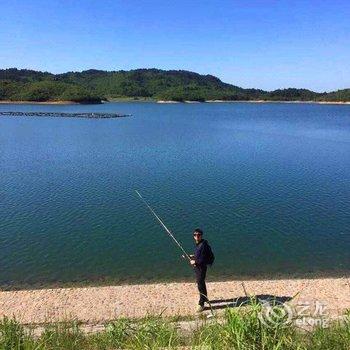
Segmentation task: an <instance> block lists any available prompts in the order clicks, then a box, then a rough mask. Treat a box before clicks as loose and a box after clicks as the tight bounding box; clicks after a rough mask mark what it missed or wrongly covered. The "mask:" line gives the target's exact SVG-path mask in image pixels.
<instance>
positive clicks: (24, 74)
mask: <svg viewBox="0 0 350 350" xmlns="http://www.w3.org/2000/svg"><path fill="white" fill-rule="evenodd" d="M123 97H128V98H135V99H138V98H151V99H156V100H175V101H185V100H193V101H205V100H273V101H298V100H300V101H310V100H314V101H350V89H346V90H339V91H336V92H331V93H316V92H313V91H310V90H306V89H283V90H275V91H270V92H268V91H263V90H258V89H243V88H240V87H238V86H234V85H231V84H226V83H224V82H222V81H221V80H220V79H218V78H216V77H214V76H212V75H201V74H198V73H194V72H188V71H182V70H179V71H175V70H170V71H164V70H159V69H137V70H131V71H115V72H107V71H101V70H94V69H91V70H87V71H83V72H68V73H64V74H51V73H47V72H37V71H33V70H27V69H21V70H19V69H16V68H11V69H3V70H0V100H12V101H60V100H69V101H75V102H81V103H96V102H100V101H101V100H108V99H113V98H123Z"/></svg>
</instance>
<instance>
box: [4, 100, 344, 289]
mask: <svg viewBox="0 0 350 350" xmlns="http://www.w3.org/2000/svg"><path fill="white" fill-rule="evenodd" d="M0 110H1V111H5V110H6V111H9V110H13V111H57V112H58V111H64V112H92V111H95V112H98V111H101V112H102V111H104V112H120V113H131V114H132V115H133V116H132V117H130V118H119V119H105V120H99V119H68V118H43V117H0V286H23V285H26V286H37V285H42V284H46V285H47V284H63V283H70V282H77V281H79V282H81V281H87V282H96V281H99V282H102V281H107V282H108V283H109V282H110V283H112V282H113V283H122V282H125V281H127V282H129V281H131V282H136V283H137V282H147V281H160V280H164V281H165V280H185V279H190V278H192V277H193V276H192V275H193V272H192V271H191V268H189V267H188V266H187V265H186V263H185V262H184V260H182V259H181V258H180V255H181V253H180V252H179V251H178V250H177V247H176V246H175V245H174V244H173V243H172V242H171V241H170V239H169V237H168V236H167V235H166V234H165V233H164V232H163V231H162V228H161V227H160V226H159V225H158V224H157V222H156V221H155V219H154V218H153V217H152V216H151V215H150V213H149V212H148V211H147V208H146V207H145V206H144V205H143V204H142V202H141V201H140V200H139V199H138V198H137V196H136V195H135V193H134V189H138V190H139V191H140V192H141V193H142V194H143V195H144V196H145V198H146V199H147V200H148V201H149V202H150V203H151V204H152V205H153V207H154V208H155V210H156V211H157V212H158V213H159V215H160V216H161V217H162V218H163V219H164V221H165V223H166V224H167V225H168V226H169V227H170V228H171V229H172V231H173V232H174V234H175V235H176V236H177V238H178V239H179V240H180V241H181V242H182V243H183V245H184V246H185V248H186V249H188V251H191V250H193V242H192V230H193V229H194V228H195V227H201V228H203V230H204V231H205V236H206V238H207V239H208V240H209V241H210V244H211V245H212V247H213V250H214V252H215V255H216V261H215V264H214V266H213V267H212V269H211V270H210V271H209V276H210V278H211V279H224V278H232V279H235V278H242V277H259V276H279V275H286V274H291V275H303V274H310V273H312V274H325V275H328V274H329V275H332V274H348V273H349V271H350V106H346V105H317V104H252V103H221V104H214V103H212V104H209V103H207V104H167V105H162V104H155V103H141V102H137V103H110V104H103V105H93V106H91V105H89V106H88V105H71V106H52V105H51V106H49V105H45V106H44V105H41V106H38V105H0Z"/></svg>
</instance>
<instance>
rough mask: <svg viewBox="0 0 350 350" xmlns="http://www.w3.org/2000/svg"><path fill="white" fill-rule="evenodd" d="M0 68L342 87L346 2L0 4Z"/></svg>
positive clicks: (348, 17)
mask: <svg viewBox="0 0 350 350" xmlns="http://www.w3.org/2000/svg"><path fill="white" fill-rule="evenodd" d="M0 9H1V12H0V13H1V18H0V68H9V67H18V68H31V69H36V70H45V71H50V72H54V73H60V72H65V71H71V70H75V71H76V70H79V71H80V70H85V69H89V68H96V69H105V70H119V69H125V70H128V69H134V68H150V67H156V68H161V69H185V70H191V71H196V72H198V73H203V74H212V75H215V76H218V77H219V78H221V79H222V80H223V81H225V82H229V83H233V84H235V85H238V86H242V87H256V88H262V89H267V90H272V89H276V88H285V87H305V88H309V89H313V90H316V91H329V90H336V89H341V88H349V87H350V1H349V0H343V1H337V0H334V1H328V0H322V1H321V0H318V1H283V0H281V1H227V0H221V1H220V0H217V1H206V0H202V1H191V0H187V1H185V0H178V1H166V0H162V1H134V0H125V1H117V0H115V1H110V0H108V1H103V0H101V1H93V0H90V1H89V0H86V1H82V0H80V1H79V0H71V1H68V0H61V1H50V0H46V1H42V0H30V1H27V0H22V1H18V0H12V1H8V0H2V1H1V7H0Z"/></svg>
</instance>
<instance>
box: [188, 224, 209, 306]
mask: <svg viewBox="0 0 350 350" xmlns="http://www.w3.org/2000/svg"><path fill="white" fill-rule="evenodd" d="M193 238H194V240H195V243H196V250H195V253H194V255H190V258H191V265H192V266H193V267H194V272H195V274H196V281H197V287H198V292H199V302H198V305H199V306H198V312H202V311H203V310H204V303H206V302H208V293H207V286H206V284H205V277H206V274H207V266H208V265H212V264H213V262H214V254H213V252H212V250H211V247H210V245H209V244H208V241H206V240H205V239H203V231H202V230H201V229H200V228H196V229H195V230H194V232H193Z"/></svg>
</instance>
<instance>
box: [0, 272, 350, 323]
mask: <svg viewBox="0 0 350 350" xmlns="http://www.w3.org/2000/svg"><path fill="white" fill-rule="evenodd" d="M207 286H208V293H209V298H210V299H211V300H216V303H218V302H219V303H221V305H222V307H221V309H224V308H225V307H227V306H229V305H228V304H227V301H228V300H229V301H230V300H235V299H236V298H242V297H243V298H244V297H247V296H248V297H251V296H265V297H266V296H274V297H281V298H282V297H286V298H288V300H290V301H289V302H290V303H291V305H292V306H293V305H294V306H296V305H299V304H300V303H311V304H312V305H314V304H315V303H317V302H320V303H323V304H324V305H326V307H327V310H328V311H329V313H330V315H333V316H336V315H340V314H343V313H344V312H345V310H346V309H349V308H350V293H349V292H350V279H349V278H346V277H343V278H317V279H281V280H276V279H266V280H249V281H241V280H240V281H238V280H237V281H225V282H208V283H207ZM197 299H198V292H197V288H196V285H195V283H194V282H171V283H155V284H147V285H142V284H136V285H122V286H105V287H77V288H58V289H39V290H29V291H1V292H0V317H3V316H9V317H15V318H16V319H17V320H18V321H19V322H21V323H23V324H42V323H50V322H57V321H62V320H67V319H76V320H80V321H82V322H85V323H104V322H108V321H112V320H115V319H118V318H122V317H128V318H142V317H145V316H149V315H160V314H161V315H162V316H165V317H167V316H169V317H172V316H193V315H195V310H196V306H197V305H196V303H197ZM225 302H226V304H225ZM231 304H232V302H231ZM225 305H226V306H225Z"/></svg>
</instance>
